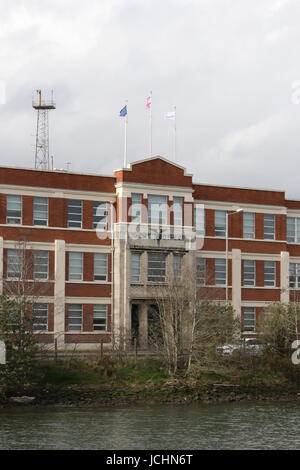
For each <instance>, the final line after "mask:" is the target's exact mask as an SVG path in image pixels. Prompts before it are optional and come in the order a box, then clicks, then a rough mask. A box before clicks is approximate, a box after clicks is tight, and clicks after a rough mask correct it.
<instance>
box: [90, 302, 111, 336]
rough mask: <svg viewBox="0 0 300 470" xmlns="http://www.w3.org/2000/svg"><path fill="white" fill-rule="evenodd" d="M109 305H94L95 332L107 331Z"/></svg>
mask: <svg viewBox="0 0 300 470" xmlns="http://www.w3.org/2000/svg"><path fill="white" fill-rule="evenodd" d="M107 317H108V306H107V304H94V310H93V329H94V331H107Z"/></svg>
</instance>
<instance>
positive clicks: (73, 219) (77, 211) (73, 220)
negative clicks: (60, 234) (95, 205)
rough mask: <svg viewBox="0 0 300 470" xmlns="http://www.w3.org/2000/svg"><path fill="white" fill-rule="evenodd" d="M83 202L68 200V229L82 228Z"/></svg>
mask: <svg viewBox="0 0 300 470" xmlns="http://www.w3.org/2000/svg"><path fill="white" fill-rule="evenodd" d="M81 219H82V201H78V200H77V199H69V200H68V227H78V228H81Z"/></svg>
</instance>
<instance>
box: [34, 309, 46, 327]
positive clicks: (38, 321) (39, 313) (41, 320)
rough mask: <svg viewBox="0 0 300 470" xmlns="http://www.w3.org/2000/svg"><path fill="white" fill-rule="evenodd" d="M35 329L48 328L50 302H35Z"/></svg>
mask: <svg viewBox="0 0 300 470" xmlns="http://www.w3.org/2000/svg"><path fill="white" fill-rule="evenodd" d="M32 327H33V331H47V330H48V304H34V305H33V312H32Z"/></svg>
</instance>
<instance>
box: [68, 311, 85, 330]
mask: <svg viewBox="0 0 300 470" xmlns="http://www.w3.org/2000/svg"><path fill="white" fill-rule="evenodd" d="M67 305H68V331H74V332H78V331H82V318H83V309H82V304H67ZM71 319H72V320H73V321H72V322H71V323H70V320H71Z"/></svg>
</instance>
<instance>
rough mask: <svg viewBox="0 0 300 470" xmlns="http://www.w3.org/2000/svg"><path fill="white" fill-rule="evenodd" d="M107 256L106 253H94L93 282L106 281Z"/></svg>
mask: <svg viewBox="0 0 300 470" xmlns="http://www.w3.org/2000/svg"><path fill="white" fill-rule="evenodd" d="M107 273H108V256H107V253H94V280H95V281H107Z"/></svg>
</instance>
